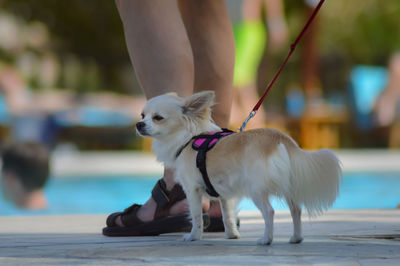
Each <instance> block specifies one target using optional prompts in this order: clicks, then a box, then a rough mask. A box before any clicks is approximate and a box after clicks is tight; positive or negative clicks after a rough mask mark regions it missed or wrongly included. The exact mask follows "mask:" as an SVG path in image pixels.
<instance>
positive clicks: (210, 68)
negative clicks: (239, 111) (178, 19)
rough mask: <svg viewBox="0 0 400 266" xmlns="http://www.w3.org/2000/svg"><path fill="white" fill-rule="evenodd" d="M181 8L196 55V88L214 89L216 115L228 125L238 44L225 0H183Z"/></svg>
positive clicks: (215, 116)
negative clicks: (235, 42)
mask: <svg viewBox="0 0 400 266" xmlns="http://www.w3.org/2000/svg"><path fill="white" fill-rule="evenodd" d="M179 8H180V11H181V14H182V19H183V22H184V24H185V27H186V30H187V33H188V36H189V40H190V44H191V47H192V50H193V57H194V91H201V90H213V91H215V94H216V102H217V103H216V105H215V106H214V109H213V118H214V120H215V122H216V123H217V125H219V126H220V127H228V125H229V118H230V110H231V104H232V94H233V88H232V87H233V86H232V82H233V68H234V61H235V44H234V37H233V31H232V24H231V21H230V18H229V14H228V13H227V10H226V6H225V2H224V1H223V0H202V1H197V0H180V1H179Z"/></svg>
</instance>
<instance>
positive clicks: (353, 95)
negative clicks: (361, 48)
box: [350, 66, 388, 131]
mask: <svg viewBox="0 0 400 266" xmlns="http://www.w3.org/2000/svg"><path fill="white" fill-rule="evenodd" d="M387 80H388V73H387V70H386V68H385V67H379V66H356V67H354V68H353V70H352V71H351V73H350V101H351V102H350V103H351V106H352V107H353V112H354V117H355V124H356V126H357V127H358V128H359V129H360V130H363V131H368V130H370V129H372V128H373V117H372V111H373V107H374V105H375V102H376V99H377V98H378V96H379V95H380V94H381V93H382V91H383V89H384V88H385V86H386V84H387Z"/></svg>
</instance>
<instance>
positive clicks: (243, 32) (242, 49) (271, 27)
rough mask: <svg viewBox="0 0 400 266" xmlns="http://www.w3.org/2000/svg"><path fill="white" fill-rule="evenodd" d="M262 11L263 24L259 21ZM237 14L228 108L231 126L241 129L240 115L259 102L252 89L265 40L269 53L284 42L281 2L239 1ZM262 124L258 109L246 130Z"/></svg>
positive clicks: (260, 113)
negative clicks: (230, 96) (229, 104)
mask: <svg viewBox="0 0 400 266" xmlns="http://www.w3.org/2000/svg"><path fill="white" fill-rule="evenodd" d="M263 8H264V10H265V18H266V23H264V21H263V18H262V17H263V16H262V11H263ZM240 12H241V14H240V15H232V17H233V18H232V19H233V29H234V35H235V44H236V57H235V59H236V60H235V71H234V78H233V85H234V87H235V95H234V101H233V106H232V123H233V124H234V126H240V125H241V123H242V122H243V121H242V120H243V114H247V113H248V112H249V111H250V108H251V107H252V106H254V104H255V103H256V102H257V101H258V100H259V95H258V92H257V86H256V81H257V73H258V67H259V64H260V62H261V59H262V56H263V54H264V50H265V48H266V46H267V39H268V44H269V46H270V49H271V50H272V51H277V50H279V49H280V48H282V46H283V44H285V42H286V40H287V38H288V31H287V25H286V21H285V16H284V7H283V2H282V1H281V0H243V1H241V10H240ZM235 20H236V21H235ZM265 24H266V26H267V28H266V27H265ZM267 35H268V38H267ZM265 123H266V120H265V113H264V109H263V108H262V107H261V108H260V109H259V111H258V113H257V116H255V117H254V118H253V119H252V122H251V123H250V124H249V128H259V127H264V126H265Z"/></svg>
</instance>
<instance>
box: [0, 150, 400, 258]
mask: <svg viewBox="0 0 400 266" xmlns="http://www.w3.org/2000/svg"><path fill="white" fill-rule="evenodd" d="M338 154H339V157H340V158H341V160H342V162H343V166H344V169H345V171H378V170H379V171H400V152H387V151H371V150H367V151H356V152H354V151H341V152H338ZM53 170H54V172H55V174H56V175H70V174H85V173H86V174H93V175H96V174H107V173H114V174H115V173H139V174H159V173H160V172H161V167H160V165H158V164H156V163H155V162H154V157H153V156H151V155H143V154H135V153H107V154H104V153H103V154H99V153H85V154H58V155H56V156H55V158H54V161H53ZM371 200H373V199H371ZM239 216H240V217H241V229H240V231H241V235H242V237H241V239H239V240H226V239H224V238H223V234H222V233H207V234H205V237H204V239H203V240H201V241H197V242H191V243H186V242H182V241H181V238H182V234H180V233H176V234H168V235H162V236H158V237H139V238H135V237H126V238H110V237H105V236H103V235H102V234H101V229H102V227H103V226H104V221H105V218H106V215H65V216H23V217H0V265H59V264H62V265H71V264H74V265H145V264H150V265H271V264H272V265H292V264H302V265H310V264H317V265H322V264H323V265H360V264H361V265H400V210H399V209H393V210H346V211H342V210H333V211H328V212H327V213H325V214H324V215H322V216H320V217H318V218H316V219H309V218H308V217H307V216H306V215H305V216H304V217H303V231H304V238H305V240H304V242H303V243H301V244H298V245H292V244H289V243H288V239H289V237H290V234H291V232H292V224H291V219H290V214H289V213H288V212H287V211H277V212H276V215H275V218H276V219H275V234H274V235H275V238H274V242H273V244H272V245H271V246H257V245H256V240H257V238H259V237H260V236H261V234H262V232H263V220H262V218H261V216H260V214H259V213H258V212H251V211H247V212H240V214H239Z"/></svg>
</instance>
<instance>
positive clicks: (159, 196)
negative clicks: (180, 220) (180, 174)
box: [151, 179, 186, 219]
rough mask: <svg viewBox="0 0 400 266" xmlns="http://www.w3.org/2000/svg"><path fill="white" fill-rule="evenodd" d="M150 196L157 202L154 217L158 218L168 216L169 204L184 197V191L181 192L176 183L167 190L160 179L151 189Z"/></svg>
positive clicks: (179, 186)
mask: <svg viewBox="0 0 400 266" xmlns="http://www.w3.org/2000/svg"><path fill="white" fill-rule="evenodd" d="M151 196H152V198H153V199H154V201H155V202H156V203H157V209H156V212H155V214H154V219H160V218H163V217H166V216H168V214H169V209H170V208H171V206H172V205H174V204H175V203H176V202H178V201H181V200H183V199H185V198H186V195H185V192H183V189H182V187H181V185H179V184H176V185H175V186H174V187H173V188H172V189H171V191H168V190H167V185H166V184H165V182H164V180H162V179H160V180H158V182H157V184H156V185H155V187H154V189H153V191H152V192H151Z"/></svg>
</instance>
